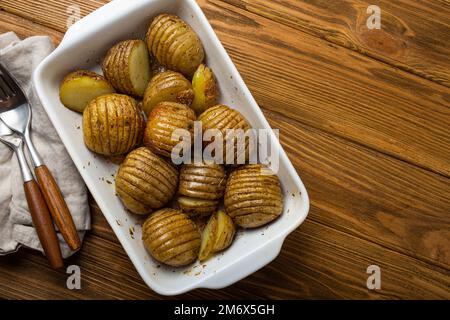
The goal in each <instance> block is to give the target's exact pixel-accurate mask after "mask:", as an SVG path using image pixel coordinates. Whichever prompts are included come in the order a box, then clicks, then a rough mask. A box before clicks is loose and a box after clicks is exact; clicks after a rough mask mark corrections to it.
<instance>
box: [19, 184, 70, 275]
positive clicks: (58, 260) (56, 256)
mask: <svg viewBox="0 0 450 320" xmlns="http://www.w3.org/2000/svg"><path fill="white" fill-rule="evenodd" d="M24 189H25V196H26V198H27V202H28V208H29V209H30V213H31V218H32V220H33V224H34V227H35V228H36V232H37V234H38V237H39V240H40V242H41V245H42V248H43V249H44V253H45V255H46V256H47V259H48V261H49V263H50V265H51V266H52V268H55V269H59V268H62V267H63V266H64V262H63V259H62V256H61V249H60V247H59V241H58V238H57V237H56V232H55V229H54V227H53V222H52V219H51V217H50V213H49V212H48V209H47V205H46V203H45V200H44V198H43V197H42V193H41V191H40V189H39V186H38V184H37V183H36V181H35V180H31V181H28V182H25V183H24Z"/></svg>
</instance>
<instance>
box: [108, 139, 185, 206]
mask: <svg viewBox="0 0 450 320" xmlns="http://www.w3.org/2000/svg"><path fill="white" fill-rule="evenodd" d="M177 185H178V171H177V169H176V168H175V167H174V166H173V165H172V164H171V163H169V162H168V161H166V160H165V159H163V158H161V157H159V156H158V155H156V154H154V153H153V152H151V151H150V150H149V149H147V148H145V147H141V148H138V149H136V150H134V151H132V152H131V153H130V154H128V156H127V157H126V159H125V161H124V162H123V163H122V165H121V166H120V168H119V172H118V173H117V176H116V193H117V195H118V196H119V198H120V199H121V200H122V202H123V204H124V205H125V207H126V208H127V209H128V210H130V211H131V212H133V213H136V214H147V213H150V212H152V211H154V210H157V209H160V208H162V207H164V206H165V205H166V204H167V203H168V202H169V201H170V200H171V199H172V197H173V196H174V194H175V192H176V188H177Z"/></svg>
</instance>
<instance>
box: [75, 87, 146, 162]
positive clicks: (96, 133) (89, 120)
mask: <svg viewBox="0 0 450 320" xmlns="http://www.w3.org/2000/svg"><path fill="white" fill-rule="evenodd" d="M143 117H144V116H143V114H142V111H141V110H140V109H139V107H138V106H137V104H136V100H134V99H133V98H131V97H129V96H126V95H123V94H116V93H111V94H106V95H102V96H100V97H97V98H95V99H94V100H92V101H91V102H89V103H88V105H87V107H86V108H85V109H84V112H83V138H84V143H85V144H86V146H87V147H88V148H89V150H91V151H94V152H96V153H99V154H102V155H105V156H118V155H123V154H126V153H128V152H130V151H131V150H133V149H134V148H135V147H136V146H137V144H138V143H140V141H141V139H142V134H143V131H144V123H143Z"/></svg>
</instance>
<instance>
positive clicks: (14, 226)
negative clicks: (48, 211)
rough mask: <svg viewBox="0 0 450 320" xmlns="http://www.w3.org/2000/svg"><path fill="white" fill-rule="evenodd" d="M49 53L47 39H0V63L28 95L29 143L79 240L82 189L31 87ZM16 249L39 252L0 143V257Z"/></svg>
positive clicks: (17, 178) (86, 217)
mask: <svg viewBox="0 0 450 320" xmlns="http://www.w3.org/2000/svg"><path fill="white" fill-rule="evenodd" d="M52 50H53V45H52V42H51V40H50V38H49V37H45V36H38V37H30V38H28V39H25V40H23V41H21V40H20V39H19V38H18V37H17V36H16V35H15V34H14V33H13V32H8V33H5V34H1V35H0V61H1V62H2V63H3V64H4V65H5V66H6V68H7V69H8V70H9V71H10V72H11V73H12V75H13V76H14V77H15V78H16V79H17V81H18V82H19V83H20V84H21V85H22V88H23V89H24V90H25V92H26V94H27V96H28V99H29V102H30V106H31V108H32V110H33V121H32V130H31V133H32V139H33V142H34V144H35V146H36V149H37V150H38V151H39V153H40V155H41V157H42V159H43V160H44V163H45V164H46V165H47V167H48V168H49V169H50V171H51V172H52V174H53V176H54V177H55V179H56V181H57V183H58V185H59V187H60V189H61V192H62V194H63V196H64V198H65V200H66V202H67V205H68V207H69V210H70V212H71V213H72V216H73V219H74V222H75V226H76V227H77V230H78V231H79V234H80V237H81V239H83V236H84V233H85V231H86V230H89V229H90V223H91V221H90V214H89V205H88V199H87V191H86V187H85V185H84V183H83V180H82V179H81V177H80V175H79V173H78V171H77V169H76V168H75V166H74V164H73V162H72V160H71V158H70V157H69V155H68V153H67V151H66V149H65V147H64V145H63V143H62V142H61V140H60V138H59V136H58V134H57V133H56V131H55V129H54V128H53V126H52V124H51V122H50V120H49V119H48V117H47V114H46V113H45V111H44V109H43V107H42V105H41V104H40V102H39V99H38V98H37V96H36V94H35V93H34V91H33V88H32V84H31V77H32V74H33V71H34V69H35V68H36V67H37V66H38V64H39V63H40V62H41V61H42V60H43V59H44V58H45V57H46V56H47V55H48V54H50V52H52ZM58 238H59V241H60V246H61V251H62V255H63V257H64V258H66V257H68V256H70V255H72V254H73V252H72V251H71V250H70V248H69V247H68V246H67V244H66V242H65V241H64V239H63V237H62V236H61V234H59V232H58ZM21 246H25V247H29V248H32V249H36V250H39V251H41V252H42V251H43V250H42V246H41V244H40V242H39V238H38V236H37V233H36V230H35V229H34V227H33V224H32V220H31V216H30V213H29V211H28V205H27V202H26V199H25V194H24V191H23V183H22V177H21V173H20V169H19V163H18V161H17V158H16V157H15V156H13V153H12V152H11V150H10V149H9V148H8V147H6V146H5V145H3V144H2V143H0V255H5V254H8V253H12V252H16V251H17V250H18V249H19V248H20V247H21Z"/></svg>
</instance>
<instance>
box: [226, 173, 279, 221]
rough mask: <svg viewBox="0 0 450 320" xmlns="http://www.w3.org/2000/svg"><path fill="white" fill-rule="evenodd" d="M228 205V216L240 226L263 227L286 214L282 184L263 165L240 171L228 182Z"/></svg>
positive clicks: (231, 175)
mask: <svg viewBox="0 0 450 320" xmlns="http://www.w3.org/2000/svg"><path fill="white" fill-rule="evenodd" d="M224 203H225V210H226V212H227V213H228V214H229V215H230V217H231V218H232V219H233V220H234V222H235V223H236V224H237V225H239V226H241V227H244V228H256V227H260V226H263V225H265V224H267V223H269V222H271V221H272V220H274V219H276V218H277V217H278V216H279V215H281V213H282V211H283V196H282V194H281V186H280V181H279V180H278V177H277V176H276V175H274V174H269V172H268V169H267V168H266V167H264V166H262V165H246V166H242V167H239V168H237V169H236V170H234V171H233V172H232V173H231V174H230V177H229V178H228V181H227V186H226V189H225V199H224Z"/></svg>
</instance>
